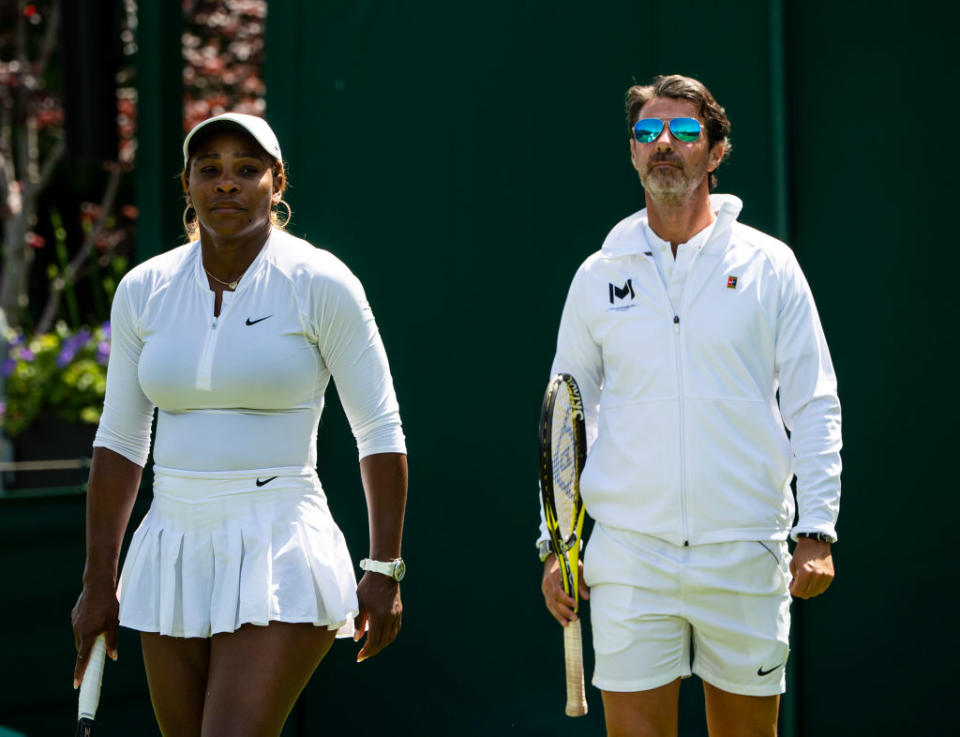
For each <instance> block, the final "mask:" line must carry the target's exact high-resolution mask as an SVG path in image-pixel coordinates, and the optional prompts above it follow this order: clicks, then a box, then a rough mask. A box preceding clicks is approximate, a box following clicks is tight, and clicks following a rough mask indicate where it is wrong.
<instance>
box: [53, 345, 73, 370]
mask: <svg viewBox="0 0 960 737" xmlns="http://www.w3.org/2000/svg"><path fill="white" fill-rule="evenodd" d="M75 355H76V353H74V352H73V351H71V350H69V349H66V348H65V349H63V350H62V351H60V355H59V356H57V359H56V361H55V363H56V364H57V366H59V367H60V368H63V367H64V366H66V365H67V364H68V363H70V362H71V361H72V360H73V357H74V356H75Z"/></svg>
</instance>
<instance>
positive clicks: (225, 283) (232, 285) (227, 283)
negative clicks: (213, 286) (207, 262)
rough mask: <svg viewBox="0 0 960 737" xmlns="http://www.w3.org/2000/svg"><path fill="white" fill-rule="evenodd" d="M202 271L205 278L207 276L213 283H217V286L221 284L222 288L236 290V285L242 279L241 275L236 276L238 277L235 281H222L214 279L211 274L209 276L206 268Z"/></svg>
mask: <svg viewBox="0 0 960 737" xmlns="http://www.w3.org/2000/svg"><path fill="white" fill-rule="evenodd" d="M203 270H204V271H206V272H207V276H209V277H210V278H211V279H213V280H214V281H215V282H217V283H219V284H223V286H225V287H227V288H228V289H236V288H237V284H239V283H240V280H241V279H242V278H243V274H241V275H240V276H238V277H237V278H236V279H234V280H233V281H224V280H223V279H218V278H217V277H215V276H214V275H213V274H211V273H210V272H209V271H207V269H206V267H204V269H203Z"/></svg>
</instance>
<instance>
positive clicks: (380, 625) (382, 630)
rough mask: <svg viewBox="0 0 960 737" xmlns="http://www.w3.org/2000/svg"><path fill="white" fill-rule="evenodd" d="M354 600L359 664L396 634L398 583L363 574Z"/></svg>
mask: <svg viewBox="0 0 960 737" xmlns="http://www.w3.org/2000/svg"><path fill="white" fill-rule="evenodd" d="M357 600H358V601H359V602H360V611H359V613H358V614H357V616H356V618H355V619H354V620H353V624H354V627H355V628H356V631H355V632H354V634H353V639H354V642H357V641H359V640H360V638H361V637H363V633H364V630H365V629H366V631H367V640H366V642H364V643H363V647H362V648H360V652H359V653H357V662H358V663H361V662H363V661H364V660H366V659H367V658H372V657H373V656H374V655H376V654H377V653H378V652H380V651H381V650H383V648H385V647H386V646H387V645H389V644H390V643H391V642H393V641H394V639H395V638H396V636H397V634H398V633H399V632H400V618H401V614H402V612H403V604H401V602H400V583H399V582H398V581H394V580H393V579H392V578H390V577H389V576H384V575H383V574H382V573H374V572H372V571H367V572H366V573H365V574H364V575H363V578H361V579H360V583H359V584H358V585H357ZM91 642H92V640H91Z"/></svg>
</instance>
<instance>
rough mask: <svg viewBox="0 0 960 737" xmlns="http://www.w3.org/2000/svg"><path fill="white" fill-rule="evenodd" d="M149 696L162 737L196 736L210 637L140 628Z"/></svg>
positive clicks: (200, 714) (205, 683) (204, 686)
mask: <svg viewBox="0 0 960 737" xmlns="http://www.w3.org/2000/svg"><path fill="white" fill-rule="evenodd" d="M140 644H141V647H142V648H143V663H144V666H145V668H146V672H147V683H148V685H149V686H150V700H151V702H153V711H154V713H155V714H156V716H157V724H158V725H159V727H160V732H161V733H162V734H163V735H165V737H199V736H200V729H201V724H202V723H203V706H204V694H205V693H206V689H207V668H208V666H209V663H210V640H208V639H206V638H202V637H167V636H165V635H159V634H156V633H154V632H141V633H140Z"/></svg>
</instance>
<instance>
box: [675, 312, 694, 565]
mask: <svg viewBox="0 0 960 737" xmlns="http://www.w3.org/2000/svg"><path fill="white" fill-rule="evenodd" d="M673 335H674V345H673V348H674V350H673V355H674V357H675V359H676V363H677V399H678V401H677V407H678V408H679V413H680V417H679V422H678V423H677V426H678V428H679V432H680V528H681V534H682V535H683V544H684V545H685V546H686V545H689V544H690V538H689V536H688V535H687V459H686V453H685V446H684V442H683V440H684V426H683V364H682V362H681V360H680V316H679V315H674V316H673Z"/></svg>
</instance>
